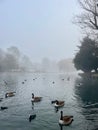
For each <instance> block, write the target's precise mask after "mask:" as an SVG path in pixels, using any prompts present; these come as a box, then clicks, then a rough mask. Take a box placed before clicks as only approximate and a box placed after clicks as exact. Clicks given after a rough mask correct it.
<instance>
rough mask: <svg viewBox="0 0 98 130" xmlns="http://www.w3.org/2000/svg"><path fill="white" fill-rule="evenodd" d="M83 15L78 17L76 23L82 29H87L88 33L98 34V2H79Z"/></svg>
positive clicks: (79, 0)
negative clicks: (97, 32)
mask: <svg viewBox="0 0 98 130" xmlns="http://www.w3.org/2000/svg"><path fill="white" fill-rule="evenodd" d="M78 2H79V5H80V6H81V8H82V10H83V13H82V14H80V15H79V16H76V20H75V23H78V24H79V25H80V26H81V28H82V29H87V30H86V31H87V33H89V34H90V33H91V34H92V33H93V34H94V33H96V30H98V0H78Z"/></svg>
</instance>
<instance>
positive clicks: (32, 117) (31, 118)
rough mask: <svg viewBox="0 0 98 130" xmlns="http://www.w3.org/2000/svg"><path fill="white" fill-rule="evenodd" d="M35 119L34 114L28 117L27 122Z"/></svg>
mask: <svg viewBox="0 0 98 130" xmlns="http://www.w3.org/2000/svg"><path fill="white" fill-rule="evenodd" d="M35 118H36V114H34V115H30V116H29V122H31V121H32V120H33V119H35Z"/></svg>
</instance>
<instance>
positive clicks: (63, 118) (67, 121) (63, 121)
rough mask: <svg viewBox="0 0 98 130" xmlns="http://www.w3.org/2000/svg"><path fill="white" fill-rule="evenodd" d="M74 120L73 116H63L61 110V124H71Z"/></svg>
mask: <svg viewBox="0 0 98 130" xmlns="http://www.w3.org/2000/svg"><path fill="white" fill-rule="evenodd" d="M72 121H73V116H63V111H61V117H60V119H59V125H66V126H67V125H70V124H71V123H72Z"/></svg>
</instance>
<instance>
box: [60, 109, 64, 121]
mask: <svg viewBox="0 0 98 130" xmlns="http://www.w3.org/2000/svg"><path fill="white" fill-rule="evenodd" d="M60 120H63V111H61V118H60Z"/></svg>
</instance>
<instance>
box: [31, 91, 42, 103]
mask: <svg viewBox="0 0 98 130" xmlns="http://www.w3.org/2000/svg"><path fill="white" fill-rule="evenodd" d="M41 100H42V97H35V96H34V93H32V100H31V101H32V102H40V101H41Z"/></svg>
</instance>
